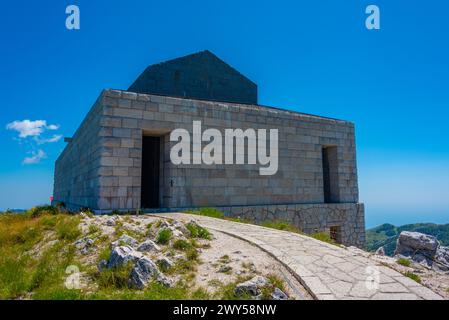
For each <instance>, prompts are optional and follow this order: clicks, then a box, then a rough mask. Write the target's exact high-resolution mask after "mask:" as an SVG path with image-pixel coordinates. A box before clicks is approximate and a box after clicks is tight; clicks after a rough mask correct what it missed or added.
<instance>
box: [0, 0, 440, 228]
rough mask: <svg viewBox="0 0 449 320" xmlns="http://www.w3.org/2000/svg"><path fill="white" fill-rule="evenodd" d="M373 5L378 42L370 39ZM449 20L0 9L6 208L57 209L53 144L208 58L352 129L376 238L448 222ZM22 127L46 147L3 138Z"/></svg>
mask: <svg viewBox="0 0 449 320" xmlns="http://www.w3.org/2000/svg"><path fill="white" fill-rule="evenodd" d="M69 4H76V5H78V6H79V7H80V10H81V29H80V30H78V31H69V30H67V29H66V28H65V18H66V14H65V8H66V6H67V5H69ZM369 4H376V5H378V6H379V7H380V10H381V30H379V31H372V30H371V31H369V30H367V29H366V28H365V18H366V14H365V8H366V7H367V6H368V5H369ZM448 12H449V3H448V2H447V1H443V0H428V1H425V2H413V3H412V2H410V4H407V3H406V2H404V1H398V0H388V1H383V0H382V1H381V0H371V1H369V2H368V1H357V0H353V1H343V0H340V1H337V0H332V1H331V0H328V1H276V2H273V1H260V0H259V1H257V2H255V1H254V2H253V1H237V0H232V1H195V0H192V1H164V3H163V4H162V1H131V0H129V1H111V0H109V1H100V0H96V1H75V0H73V1H57V2H56V1H39V2H31V3H27V4H26V5H24V4H23V3H21V2H12V1H9V2H8V3H4V4H2V7H1V8H0V33H1V39H2V41H1V42H0V48H1V50H0V88H1V89H0V90H1V93H2V99H1V107H2V112H1V114H0V148H1V150H4V152H3V154H2V160H1V164H2V166H1V167H0V209H5V208H27V207H30V206H33V205H35V204H39V203H45V202H48V198H49V196H50V195H51V193H52V183H53V177H52V176H53V168H54V161H55V159H56V158H57V156H58V154H59V153H60V152H61V151H62V149H63V148H64V142H62V140H59V141H57V142H46V143H45V139H46V140H48V139H53V140H57V139H58V137H59V136H60V135H62V136H71V135H72V134H73V132H74V131H75V130H76V128H77V127H78V125H79V123H80V122H81V120H82V119H83V118H84V116H85V114H86V113H87V112H88V110H89V108H90V107H91V105H92V104H93V102H94V101H95V99H96V98H97V96H98V95H99V93H100V91H101V90H102V89H103V88H119V89H126V88H127V87H128V86H129V85H130V84H131V83H132V81H133V80H134V79H135V78H136V77H137V76H138V75H139V73H140V72H141V71H142V70H143V69H144V68H145V67H146V66H147V65H149V64H151V63H155V62H159V61H162V60H167V59H170V58H174V57H178V56H182V55H184V54H188V53H192V52H196V51H200V50H204V49H209V50H211V51H212V52H214V53H215V54H217V55H218V56H219V57H220V58H222V59H223V60H225V61H227V62H228V63H230V64H231V65H233V66H234V67H235V68H237V69H238V70H240V71H241V72H242V73H243V74H245V75H247V76H248V77H249V78H251V79H252V80H253V81H255V82H256V83H257V84H258V85H259V102H260V103H261V104H265V105H273V106H276V107H284V108H288V109H292V110H297V111H302V112H307V113H313V114H318V115H324V116H329V117H335V118H341V119H347V120H351V121H353V122H355V124H356V134H357V152H358V168H359V186H360V199H361V201H363V202H365V204H366V217H367V225H368V226H373V225H376V224H380V223H383V222H391V223H398V224H402V223H409V222H416V221H432V222H438V223H443V222H446V223H449V170H448V169H449V143H448V138H449V133H448V125H447V121H448V118H449V111H448V107H449V78H448V75H449V62H448V58H447V57H449V41H448V38H447V35H448V32H449V19H448V18H447V15H448ZM25 119H29V120H45V121H46V124H45V125H41V126H40V127H39V128H40V129H41V130H42V133H41V134H40V135H39V139H40V140H39V141H36V139H35V138H36V136H28V137H26V138H22V139H19V138H18V132H16V131H14V130H7V129H6V125H7V124H8V123H11V122H13V121H16V120H25ZM39 150H42V151H43V152H44V153H45V156H44V157H40V156H42V154H39ZM33 152H34V153H33ZM25 157H28V158H30V159H34V161H33V160H29V161H28V162H37V161H38V160H39V158H42V159H40V161H39V162H38V163H34V164H24V163H23V161H24V158H25ZM33 157H34V158H33Z"/></svg>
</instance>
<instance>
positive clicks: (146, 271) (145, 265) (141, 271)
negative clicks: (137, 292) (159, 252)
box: [129, 257, 159, 289]
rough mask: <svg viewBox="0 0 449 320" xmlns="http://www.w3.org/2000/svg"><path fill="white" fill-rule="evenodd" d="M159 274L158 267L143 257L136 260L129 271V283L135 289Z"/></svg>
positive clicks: (140, 287)
mask: <svg viewBox="0 0 449 320" xmlns="http://www.w3.org/2000/svg"><path fill="white" fill-rule="evenodd" d="M158 275H159V269H158V268H157V266H156V264H155V263H154V262H153V261H152V260H151V259H149V258H147V257H143V258H141V259H139V260H137V263H136V265H135V266H134V268H133V269H132V271H131V274H130V278H129V284H130V285H131V286H132V287H133V288H136V289H143V288H145V286H146V285H147V284H148V282H150V281H151V280H152V279H155V278H156V277H157V276H158Z"/></svg>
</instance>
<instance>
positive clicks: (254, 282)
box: [235, 276, 268, 297]
mask: <svg viewBox="0 0 449 320" xmlns="http://www.w3.org/2000/svg"><path fill="white" fill-rule="evenodd" d="M267 285H268V280H267V279H266V278H264V277H262V276H255V277H254V278H252V279H250V280H248V281H245V282H242V283H239V284H238V285H237V286H236V287H235V294H236V295H237V296H241V295H243V294H245V293H248V294H250V295H251V296H254V297H255V296H258V295H260V294H261V292H260V289H261V288H263V287H265V286H267Z"/></svg>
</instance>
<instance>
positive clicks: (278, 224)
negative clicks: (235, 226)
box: [261, 220, 301, 233]
mask: <svg viewBox="0 0 449 320" xmlns="http://www.w3.org/2000/svg"><path fill="white" fill-rule="evenodd" d="M261 226H262V227H266V228H271V229H277V230H283V231H289V232H295V233H301V231H300V230H299V228H297V227H295V226H294V225H292V224H290V223H288V222H286V221H281V220H273V221H264V222H262V223H261Z"/></svg>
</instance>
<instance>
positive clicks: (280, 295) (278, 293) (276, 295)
mask: <svg viewBox="0 0 449 320" xmlns="http://www.w3.org/2000/svg"><path fill="white" fill-rule="evenodd" d="M271 298H272V299H273V300H288V296H287V295H286V294H285V293H284V292H283V291H282V290H281V289H279V288H274V291H273V292H272V293H271Z"/></svg>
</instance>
